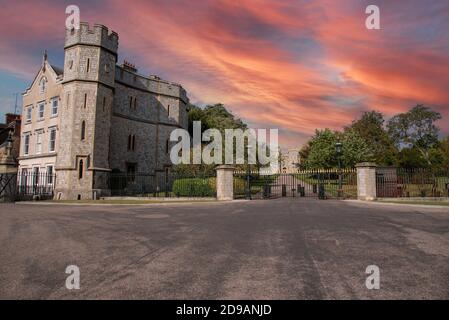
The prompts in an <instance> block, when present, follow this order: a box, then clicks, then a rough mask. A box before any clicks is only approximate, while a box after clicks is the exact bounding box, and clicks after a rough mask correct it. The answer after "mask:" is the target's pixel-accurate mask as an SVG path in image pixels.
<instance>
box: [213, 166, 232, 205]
mask: <svg viewBox="0 0 449 320" xmlns="http://www.w3.org/2000/svg"><path fill="white" fill-rule="evenodd" d="M234 169H235V167H233V166H231V165H221V166H218V167H217V168H216V171H217V200H222V201H228V200H234Z"/></svg>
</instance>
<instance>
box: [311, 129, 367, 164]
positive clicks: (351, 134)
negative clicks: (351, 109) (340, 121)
mask: <svg viewBox="0 0 449 320" xmlns="http://www.w3.org/2000/svg"><path fill="white" fill-rule="evenodd" d="M337 142H341V143H342V153H341V155H339V154H337V150H336V148H335V145H336V143H337ZM309 145H310V151H309V153H308V157H307V160H306V161H305V167H306V168H312V169H321V168H324V169H327V168H336V167H337V166H338V157H339V156H340V157H341V158H340V160H341V164H342V166H343V167H353V166H354V165H355V164H357V163H359V162H364V161H372V159H373V152H372V150H371V148H370V147H369V146H368V144H367V143H366V142H365V140H364V139H363V138H362V137H361V136H360V135H358V134H357V132H355V131H354V130H346V132H344V133H341V132H334V131H332V130H330V129H324V130H317V131H316V132H315V135H314V136H313V137H312V138H311V139H310V141H309Z"/></svg>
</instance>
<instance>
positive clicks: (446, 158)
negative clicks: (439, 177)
mask: <svg viewBox="0 0 449 320" xmlns="http://www.w3.org/2000/svg"><path fill="white" fill-rule="evenodd" d="M440 151H441V155H442V162H441V166H442V167H443V168H444V169H445V170H449V136H447V137H446V138H444V139H443V140H441V142H440Z"/></svg>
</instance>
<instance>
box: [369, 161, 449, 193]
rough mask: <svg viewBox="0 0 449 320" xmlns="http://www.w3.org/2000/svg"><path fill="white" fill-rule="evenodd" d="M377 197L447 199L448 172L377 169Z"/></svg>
mask: <svg viewBox="0 0 449 320" xmlns="http://www.w3.org/2000/svg"><path fill="white" fill-rule="evenodd" d="M376 188H377V197H379V198H403V197H404V198H408V197H422V198H425V197H449V171H448V170H433V169H402V168H378V169H377V172H376Z"/></svg>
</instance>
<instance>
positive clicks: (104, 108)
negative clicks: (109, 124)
mask: <svg viewBox="0 0 449 320" xmlns="http://www.w3.org/2000/svg"><path fill="white" fill-rule="evenodd" d="M105 110H106V97H103V112H104V111H105Z"/></svg>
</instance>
